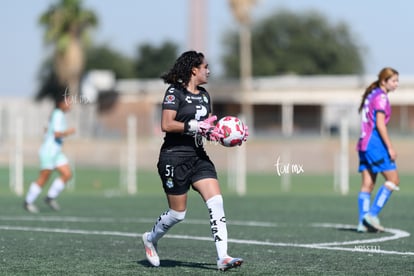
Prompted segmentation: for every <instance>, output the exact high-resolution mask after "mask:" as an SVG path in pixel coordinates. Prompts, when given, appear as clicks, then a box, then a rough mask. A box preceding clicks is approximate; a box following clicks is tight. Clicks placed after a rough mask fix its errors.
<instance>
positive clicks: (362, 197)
mask: <svg viewBox="0 0 414 276" xmlns="http://www.w3.org/2000/svg"><path fill="white" fill-rule="evenodd" d="M370 203H371V193H368V192H359V195H358V210H359V223H362V220H363V218H364V215H365V214H366V213H368V211H369V205H370Z"/></svg>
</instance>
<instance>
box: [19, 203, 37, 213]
mask: <svg viewBox="0 0 414 276" xmlns="http://www.w3.org/2000/svg"><path fill="white" fill-rule="evenodd" d="M23 207H24V209H25V210H26V211H28V212H29V213H32V214H37V213H39V209H37V207H36V205H34V204H29V203H27V202H25V203H24V205H23Z"/></svg>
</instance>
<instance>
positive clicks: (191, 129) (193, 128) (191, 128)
mask: <svg viewBox="0 0 414 276" xmlns="http://www.w3.org/2000/svg"><path fill="white" fill-rule="evenodd" d="M197 130H198V122H197V120H195V119H191V120H189V121H186V122H185V123H184V133H189V134H195V133H197Z"/></svg>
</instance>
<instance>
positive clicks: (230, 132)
mask: <svg viewBox="0 0 414 276" xmlns="http://www.w3.org/2000/svg"><path fill="white" fill-rule="evenodd" d="M216 127H217V128H219V129H220V130H222V132H223V134H224V137H223V138H220V144H222V145H223V146H225V147H234V146H239V145H241V144H242V143H243V140H244V138H245V136H246V127H245V125H244V123H243V121H242V120H240V119H239V118H237V117H234V116H225V117H223V118H221V119H220V120H219V121H218V122H217V125H216Z"/></svg>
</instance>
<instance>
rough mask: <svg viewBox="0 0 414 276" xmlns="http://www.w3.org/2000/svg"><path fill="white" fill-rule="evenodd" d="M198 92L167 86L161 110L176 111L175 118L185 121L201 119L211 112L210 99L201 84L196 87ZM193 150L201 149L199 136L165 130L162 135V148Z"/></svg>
mask: <svg viewBox="0 0 414 276" xmlns="http://www.w3.org/2000/svg"><path fill="white" fill-rule="evenodd" d="M197 89H198V91H200V93H199V94H193V93H191V92H189V91H187V90H186V89H184V88H178V87H175V86H173V85H171V86H169V87H168V89H167V91H166V92H165V95H164V100H163V103H162V110H165V109H170V110H175V111H177V115H176V117H175V120H177V121H179V122H187V121H189V120H192V119H196V120H197V121H203V120H205V119H207V118H208V116H209V114H210V113H211V101H210V95H209V94H208V92H207V91H206V90H205V89H204V88H203V87H201V86H199V87H197ZM173 148H176V150H180V151H181V150H182V151H194V150H197V149H202V148H203V144H202V142H201V137H197V136H196V137H194V136H191V135H188V134H184V133H170V132H167V133H166V134H165V137H164V143H163V145H162V147H161V150H163V149H173Z"/></svg>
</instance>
